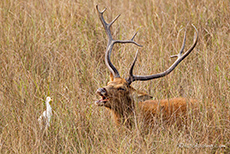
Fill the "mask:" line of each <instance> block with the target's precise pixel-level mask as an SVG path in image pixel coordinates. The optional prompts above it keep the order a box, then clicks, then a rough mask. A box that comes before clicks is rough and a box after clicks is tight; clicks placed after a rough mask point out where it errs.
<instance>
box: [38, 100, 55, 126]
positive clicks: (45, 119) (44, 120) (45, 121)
mask: <svg viewBox="0 0 230 154" xmlns="http://www.w3.org/2000/svg"><path fill="white" fill-rule="evenodd" d="M50 101H52V99H51V98H50V97H47V98H46V111H44V112H43V113H42V115H41V116H40V117H39V118H38V122H39V125H40V128H41V129H43V128H44V129H47V128H48V127H49V126H50V120H51V116H52V108H51V106H50V104H49V102H50Z"/></svg>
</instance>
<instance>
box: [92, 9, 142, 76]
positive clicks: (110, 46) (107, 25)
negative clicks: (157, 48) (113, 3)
mask: <svg viewBox="0 0 230 154" xmlns="http://www.w3.org/2000/svg"><path fill="white" fill-rule="evenodd" d="M96 9H97V12H98V15H99V18H100V20H101V23H102V25H103V27H104V29H105V31H106V34H107V36H108V44H107V48H106V52H105V63H106V66H107V67H108V68H109V70H110V72H111V73H113V76H114V78H118V77H120V75H119V72H118V71H117V69H116V68H115V67H114V65H113V64H112V63H111V61H110V55H111V52H112V49H113V46H114V44H116V43H133V44H135V45H137V46H139V47H142V46H141V45H140V44H138V43H136V42H135V41H134V37H135V36H136V34H137V33H135V34H134V35H133V37H132V38H131V39H130V40H114V39H113V37H112V34H111V30H110V27H111V26H112V24H113V23H114V22H115V21H116V20H117V19H118V17H119V16H120V15H118V16H117V17H116V18H115V19H113V21H111V22H110V23H106V21H105V19H104V17H103V13H104V12H105V11H106V9H104V10H103V11H100V10H99V9H98V5H96Z"/></svg>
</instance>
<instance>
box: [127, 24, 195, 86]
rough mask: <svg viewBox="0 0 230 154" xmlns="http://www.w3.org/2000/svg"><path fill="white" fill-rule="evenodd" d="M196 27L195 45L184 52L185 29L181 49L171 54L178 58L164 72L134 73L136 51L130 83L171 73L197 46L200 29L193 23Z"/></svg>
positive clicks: (130, 73)
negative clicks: (144, 74) (142, 74)
mask: <svg viewBox="0 0 230 154" xmlns="http://www.w3.org/2000/svg"><path fill="white" fill-rule="evenodd" d="M192 26H193V27H194V29H195V31H196V32H195V34H194V41H193V45H192V46H191V47H190V48H189V49H188V50H187V51H186V52H185V53H184V54H182V53H183V51H184V47H185V42H186V31H185V34H184V41H183V44H182V47H181V49H180V51H179V53H178V54H177V55H173V56H171V58H172V57H177V60H176V61H175V62H174V63H173V64H172V65H171V66H170V67H169V68H168V69H167V70H166V71H164V72H161V73H158V74H153V75H147V76H140V75H133V68H134V65H135V63H136V60H137V53H138V52H137V53H136V56H135V59H134V61H133V64H132V66H131V68H130V71H129V78H128V79H126V80H127V82H128V84H131V83H132V82H134V81H138V80H139V81H147V80H152V79H156V78H161V77H163V76H166V75H168V74H169V73H171V72H172V71H173V70H174V69H175V68H176V66H177V65H178V64H179V63H180V62H181V61H182V60H183V59H184V58H185V57H187V56H188V55H189V54H190V53H191V51H192V50H193V49H194V48H195V46H196V44H197V41H198V31H197V29H196V27H195V26H194V25H192Z"/></svg>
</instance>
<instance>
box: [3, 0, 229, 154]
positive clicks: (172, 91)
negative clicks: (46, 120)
mask: <svg viewBox="0 0 230 154" xmlns="http://www.w3.org/2000/svg"><path fill="white" fill-rule="evenodd" d="M96 4H98V5H99V8H100V10H102V9H104V8H105V7H107V11H106V12H105V13H104V16H105V18H106V20H107V21H111V20H112V19H113V18H114V17H116V16H117V15H118V14H121V17H120V18H119V19H118V20H117V21H116V23H115V24H114V25H113V27H112V31H113V37H114V38H116V39H130V38H131V37H132V35H133V34H134V33H135V32H136V31H138V34H137V36H136V38H135V41H136V42H138V43H139V44H141V45H143V47H142V48H139V47H137V46H134V45H127V44H126V45H116V46H115V47H114V50H113V53H112V56H111V60H112V62H113V63H114V65H115V66H116V67H117V68H118V70H119V72H120V74H121V76H122V77H126V76H127V74H128V70H129V67H130V65H131V62H132V61H133V58H134V56H135V52H136V50H137V49H138V50H139V55H138V61H137V64H136V66H135V70H134V74H142V75H147V74H153V73H157V72H160V71H163V70H165V69H166V68H167V67H169V66H170V65H171V64H172V62H173V60H174V59H170V58H169V57H170V55H174V54H176V53H177V52H178V51H179V49H180V47H181V44H182V41H183V34H184V31H185V28H186V25H188V27H187V42H186V49H188V48H189V47H190V45H191V44H192V41H193V35H194V29H193V27H192V26H191V24H194V25H195V26H196V27H197V29H198V31H199V41H198V45H197V46H196V48H195V49H194V51H193V52H192V53H191V54H190V55H189V56H188V57H187V58H186V59H185V60H184V61H183V62H182V63H181V64H180V65H179V66H178V67H177V68H176V69H175V70H174V72H172V73H171V74H170V75H168V76H167V77H164V78H161V79H157V80H152V81H148V82H135V83H133V84H132V86H133V87H135V88H136V89H139V90H143V91H145V92H147V93H149V94H151V95H152V96H154V99H165V98H173V97H179V96H183V97H187V98H195V99H198V100H199V102H200V112H201V114H200V115H198V116H196V115H195V118H193V119H191V121H190V122H189V124H188V126H187V127H188V128H187V129H183V128H178V127H177V126H175V125H172V126H169V127H163V126H162V125H161V124H159V125H158V126H156V127H154V128H153V129H151V130H149V132H148V133H146V134H144V135H143V134H141V133H140V132H141V130H140V129H139V128H140V127H136V128H133V129H132V130H131V131H128V132H127V131H124V130H123V128H122V127H121V128H118V127H116V126H115V124H114V123H113V120H112V117H111V115H110V113H109V112H108V111H107V110H106V109H104V108H100V107H97V106H95V105H94V101H95V100H98V99H99V97H98V96H97V95H96V93H95V91H96V90H97V88H100V87H103V86H105V85H106V84H107V82H108V81H109V70H108V69H107V68H106V66H105V62H104V52H105V48H106V44H107V37H106V34H105V31H104V29H103V27H102V24H101V23H100V20H99V18H98V15H97V12H96V9H95V6H96ZM229 8H230V1H229V0H194V1H189V0H147V1H143V0H127V1H125V2H124V1H122V0H117V1H112V0H109V1H106V2H103V1H102V0H1V1H0V73H1V74H0V153H23V154H25V153H224V152H225V153H229V152H230V9H229ZM46 96H51V97H52V99H53V102H52V103H51V106H52V107H53V117H52V121H51V127H49V129H48V130H47V132H46V134H42V133H41V132H40V129H39V126H38V121H37V118H38V117H39V116H40V115H41V114H42V112H43V111H44V110H45V103H44V100H45V98H46ZM209 114H212V115H213V116H212V118H210V117H209ZM221 145H223V147H220V146H221ZM224 146H225V147H224Z"/></svg>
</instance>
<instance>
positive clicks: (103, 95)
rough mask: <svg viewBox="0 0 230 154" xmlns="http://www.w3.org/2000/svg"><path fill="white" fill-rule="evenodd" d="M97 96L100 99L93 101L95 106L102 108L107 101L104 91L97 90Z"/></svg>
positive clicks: (102, 89)
mask: <svg viewBox="0 0 230 154" xmlns="http://www.w3.org/2000/svg"><path fill="white" fill-rule="evenodd" d="M97 94H98V95H100V96H101V98H102V99H100V100H98V101H95V104H96V105H98V106H103V105H104V104H105V103H106V102H107V101H108V100H109V98H108V96H107V91H106V89H105V88H99V89H97Z"/></svg>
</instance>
